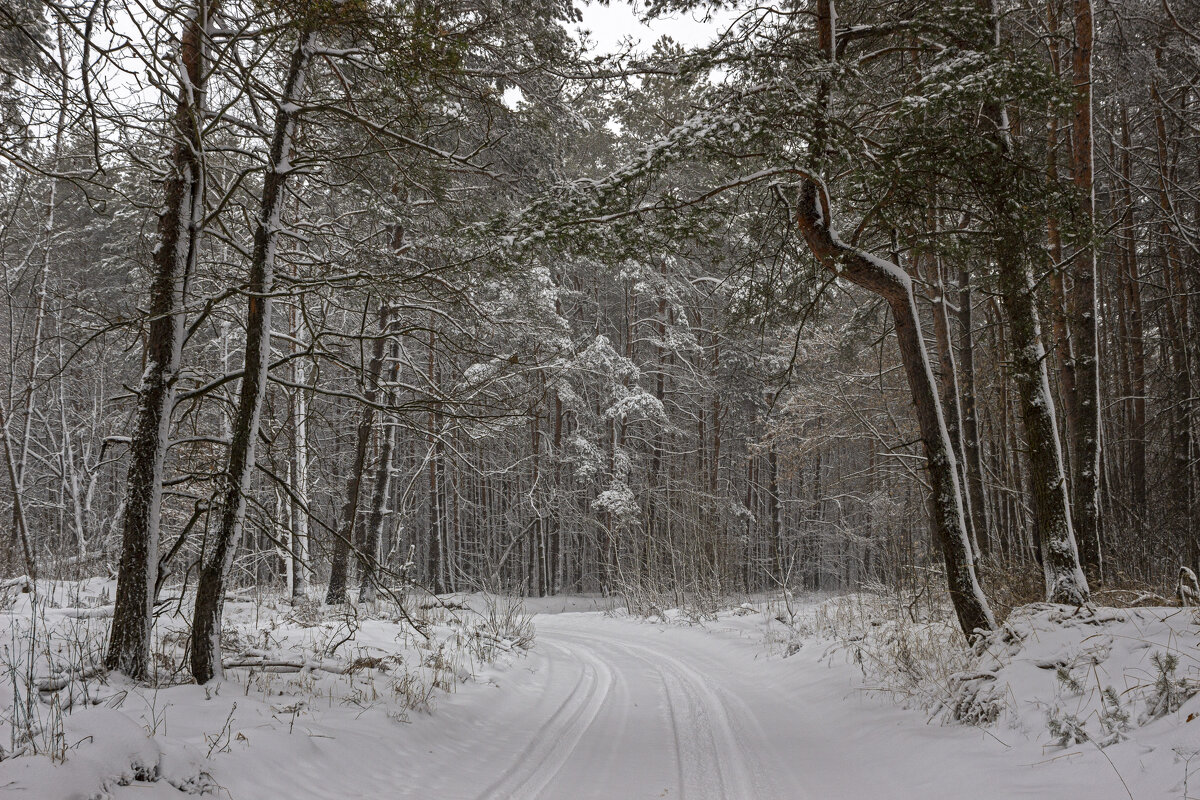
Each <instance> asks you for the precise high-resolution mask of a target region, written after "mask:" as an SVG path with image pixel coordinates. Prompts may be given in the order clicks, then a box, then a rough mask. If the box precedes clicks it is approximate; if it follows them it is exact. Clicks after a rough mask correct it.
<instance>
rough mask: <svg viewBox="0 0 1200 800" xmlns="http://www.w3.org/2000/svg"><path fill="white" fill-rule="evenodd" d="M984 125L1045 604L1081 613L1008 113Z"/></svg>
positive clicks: (991, 114) (998, 110)
mask: <svg viewBox="0 0 1200 800" xmlns="http://www.w3.org/2000/svg"><path fill="white" fill-rule="evenodd" d="M984 2H985V3H986V5H985V6H984V7H985V8H986V9H987V11H988V13H989V16H990V17H991V19H992V20H993V22H992V30H991V33H992V41H991V47H993V48H998V47H999V46H1000V27H999V26H1000V14H999V12H998V10H997V7H996V0H984ZM984 118H985V119H984V123H983V124H984V125H985V126H986V131H985V135H987V136H988V138H989V139H990V140H991V141H992V143H993V144H994V148H993V150H992V152H993V153H994V156H993V158H992V159H991V163H990V164H985V165H981V167H982V168H984V169H987V170H989V172H990V178H991V180H992V185H993V186H994V187H995V201H996V202H997V204H998V205H997V208H996V209H995V212H994V213H995V223H994V227H995V244H996V248H997V249H996V270H997V273H998V289H999V293H1000V298H1001V303H1002V305H1003V306H1004V310H1005V312H1006V314H1007V316H1008V320H1009V327H1010V329H1011V332H1012V371H1013V378H1014V380H1015V382H1016V384H1017V393H1018V395H1019V396H1020V400H1021V412H1022V417H1023V419H1024V421H1025V436H1026V439H1027V441H1028V444H1029V469H1030V488H1031V492H1032V500H1033V509H1034V516H1035V517H1036V525H1037V540H1038V547H1039V550H1040V553H1041V556H1042V570H1043V575H1044V578H1045V584H1046V597H1047V599H1048V600H1049V601H1050V602H1054V603H1073V604H1077V605H1079V604H1083V603H1085V602H1087V600H1088V586H1087V579H1086V578H1085V577H1084V574H1083V570H1082V569H1081V568H1080V565H1079V551H1078V550H1077V548H1076V545H1075V533H1074V528H1073V526H1072V523H1071V504H1070V498H1069V495H1068V492H1067V477H1066V471H1065V469H1064V464H1063V452H1062V442H1061V439H1060V438H1059V435H1058V423H1057V421H1056V419H1055V414H1054V395H1053V394H1052V393H1051V391H1050V376H1049V373H1048V371H1047V369H1046V350H1045V347H1044V346H1043V343H1042V331H1041V323H1040V320H1039V315H1038V310H1037V303H1036V298H1035V295H1034V292H1035V285H1034V281H1033V271H1032V268H1031V265H1030V263H1029V257H1030V253H1031V251H1032V250H1033V247H1032V246H1031V243H1030V241H1029V232H1028V230H1027V224H1026V223H1027V221H1026V220H1025V218H1024V217H1023V214H1022V208H1021V198H1020V194H1021V192H1020V187H1021V183H1022V175H1021V173H1020V171H1019V168H1018V167H1017V166H1016V165H1015V163H1014V162H1013V161H1012V159H1011V155H1012V152H1013V143H1012V137H1011V133H1010V129H1009V122H1008V113H1007V111H1005V109H1004V108H1003V107H1002V106H1001V105H1000V104H999V103H997V102H990V103H987V104H985V107H984Z"/></svg>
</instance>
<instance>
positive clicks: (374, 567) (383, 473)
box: [358, 306, 400, 602]
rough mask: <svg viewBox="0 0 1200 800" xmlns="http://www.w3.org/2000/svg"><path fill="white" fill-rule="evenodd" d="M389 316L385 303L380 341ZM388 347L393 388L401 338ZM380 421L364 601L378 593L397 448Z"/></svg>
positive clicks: (390, 395) (387, 424)
mask: <svg viewBox="0 0 1200 800" xmlns="http://www.w3.org/2000/svg"><path fill="white" fill-rule="evenodd" d="M389 316H390V315H389V314H388V309H387V307H386V306H385V307H384V308H382V309H380V311H379V327H380V334H381V336H380V340H381V341H382V340H383V339H385V338H386V333H387V331H388V330H389V329H390V327H391V321H390V320H389ZM387 350H388V354H387V361H388V365H387V377H386V379H385V384H386V385H387V386H388V387H390V386H392V385H394V384H395V383H396V378H397V377H398V374H399V371H400V343H399V341H398V340H396V339H394V338H393V339H391V341H390V343H389V346H388V348H387ZM384 397H385V398H387V400H388V403H389V404H390V403H391V401H393V400H394V399H395V398H394V392H393V391H392V390H391V389H390V388H388V389H385V391H384ZM381 423H382V425H383V427H384V430H383V431H382V432H381V433H380V446H379V464H378V466H377V467H376V469H375V487H374V489H373V490H372V494H371V510H370V513H369V515H368V517H367V527H366V537H365V539H364V541H363V547H362V570H361V575H360V583H359V593H358V597H359V600H360V601H362V602H370V601H373V600H374V599H375V595H376V586H375V582H376V581H377V580H378V574H379V569H378V560H379V545H380V542H382V541H383V524H384V521H385V520H386V518H387V517H386V511H387V501H388V493H389V490H390V488H391V477H392V452H393V451H394V450H395V447H396V425H395V424H394V423H393V422H391V421H389V420H388V419H387V418H386V416H383V415H381Z"/></svg>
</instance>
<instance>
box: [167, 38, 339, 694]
mask: <svg viewBox="0 0 1200 800" xmlns="http://www.w3.org/2000/svg"><path fill="white" fill-rule="evenodd" d="M315 38H316V33H315V32H314V31H305V32H304V33H302V34H301V36H300V41H299V43H298V44H297V46H296V50H295V51H294V52H293V53H292V57H291V62H290V64H289V65H288V73H287V78H286V80H285V82H284V89H283V97H282V102H281V103H280V105H279V110H278V112H277V114H276V117H275V130H274V132H273V135H272V140H271V151H270V159H269V162H268V167H269V169H268V171H267V174H266V177H265V179H264V181H263V195H262V208H261V210H260V213H259V220H258V227H257V229H256V230H255V233H254V251H253V254H252V256H251V262H250V280H249V285H248V288H247V293H248V295H249V299H248V301H247V310H246V355H245V363H244V367H243V372H242V381H241V387H240V390H239V393H238V405H237V411H236V416H235V419H234V425H233V439H232V441H231V442H230V445H229V460H228V464H227V467H226V471H225V474H224V475H223V476H222V483H223V486H222V492H221V495H222V496H221V505H220V515H221V516H220V523H219V527H218V528H217V531H216V535H215V537H214V539H213V541H212V543H211V547H210V548H209V550H208V552H207V553H205V554H204V560H203V564H202V565H201V568H200V579H199V582H198V584H197V586H196V609H195V614H194V616H193V619H192V637H191V661H192V676H193V677H194V678H195V679H196V682H197V683H200V684H203V683H207V682H208V681H210V680H212V679H213V678H220V677H221V676H222V670H221V612H222V610H223V608H224V604H225V583H226V581H227V579H228V577H229V573H230V571H231V570H232V568H233V557H234V554H235V553H236V552H237V547H238V544H239V542H240V540H241V536H242V528H243V524H244V521H245V516H246V493H247V491H248V490H249V487H250V477H251V475H252V474H253V473H254V454H255V444H256V442H257V440H258V424H259V417H260V414H261V412H262V402H263V396H264V395H265V394H266V389H267V371H268V367H269V364H270V356H271V311H272V305H273V303H272V299H271V293H272V291H273V290H274V278H275V250H276V247H277V244H278V239H279V232H280V230H281V228H282V224H281V217H282V214H283V204H284V203H283V201H284V190H285V188H286V184H287V178H288V175H289V174H290V172H291V152H292V145H293V141H294V139H295V134H296V125H297V122H298V108H297V102H298V100H299V98H300V94H301V92H302V91H303V88H304V77H305V72H306V70H307V67H308V62H309V59H310V56H311V52H312V47H313V44H314V41H315Z"/></svg>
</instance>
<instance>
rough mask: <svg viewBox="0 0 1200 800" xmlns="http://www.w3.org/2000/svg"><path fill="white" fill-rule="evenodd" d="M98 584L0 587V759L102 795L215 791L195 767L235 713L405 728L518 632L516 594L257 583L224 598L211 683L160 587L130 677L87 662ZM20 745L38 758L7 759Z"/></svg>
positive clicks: (206, 759)
mask: <svg viewBox="0 0 1200 800" xmlns="http://www.w3.org/2000/svg"><path fill="white" fill-rule="evenodd" d="M112 595H113V582H112V581H111V580H107V579H100V578H94V579H88V580H83V581H46V580H39V581H37V582H36V583H35V582H33V581H29V580H27V579H17V580H10V581H7V582H5V584H4V587H3V590H2V594H0V628H2V632H0V675H2V676H3V679H2V682H0V768H2V767H3V764H4V762H8V766H10V767H13V768H14V769H17V770H25V771H26V773H27V772H28V770H29V769H30V768H33V769H35V770H38V769H41V770H49V769H52V768H58V771H56V772H55V773H54V775H55V777H54V778H53V781H54V784H55V785H56V786H58V785H60V784H61V785H69V784H72V782H78V783H79V784H80V785H81V786H84V787H87V786H99V787H100V789H101V791H102V792H103V790H104V789H105V787H108V786H112V785H130V784H132V783H136V782H143V783H156V782H158V781H166V782H167V783H168V784H169V785H171V786H173V787H175V788H176V789H179V790H181V791H185V792H188V793H197V794H207V793H216V792H218V791H219V788H220V787H219V786H218V785H217V784H216V783H215V782H214V781H213V779H212V778H211V776H210V775H209V774H208V772H207V766H206V765H208V764H209V763H210V762H211V759H212V758H213V757H214V756H217V755H219V754H221V753H224V752H229V751H230V749H231V748H233V747H235V746H237V745H238V743H239V742H245V741H246V740H247V737H248V736H250V734H249V733H247V732H246V728H245V726H246V725H247V724H248V723H249V722H250V721H251V720H254V721H255V723H256V726H257V727H260V728H261V727H264V726H265V727H266V728H268V729H270V730H271V731H272V732H273V733H278V734H282V735H284V736H290V735H293V734H295V733H297V732H301V731H306V730H307V731H309V735H310V736H313V735H318V736H319V735H324V734H319V733H313V732H312V731H313V730H319V729H320V728H319V727H314V726H321V725H324V726H329V725H336V724H339V723H340V722H341V721H344V720H343V718H346V719H349V718H350V717H353V719H355V720H357V719H358V718H359V717H360V716H361V715H364V714H367V713H368V712H369V713H371V714H373V715H375V716H380V717H381V718H383V719H386V720H388V721H389V722H391V723H394V724H404V723H408V722H410V721H411V720H412V719H413V716H414V715H427V714H431V713H434V711H435V709H436V707H437V704H438V700H439V698H440V697H443V696H446V695H447V694H450V693H454V692H455V691H456V690H457V689H458V688H459V687H460V686H462V685H463V684H465V683H467V682H471V681H475V680H478V679H481V677H480V676H481V670H484V669H486V668H487V667H489V666H490V665H493V664H495V663H496V662H497V661H498V660H501V659H506V658H509V657H512V656H517V655H519V654H520V653H522V652H523V651H524V650H526V649H528V648H529V647H531V646H532V644H533V640H534V629H533V626H532V623H531V619H530V616H529V614H527V613H526V612H525V610H524V607H523V605H522V604H521V602H520V601H519V600H513V599H507V598H505V599H499V598H492V597H487V596H476V597H474V598H473V599H472V602H471V603H470V604H469V605H468V604H465V603H460V602H456V601H453V600H451V601H446V600H442V599H439V598H437V597H434V596H431V595H428V594H424V593H421V594H418V593H416V592H413V591H402V592H399V593H394V594H392V596H391V597H390V598H388V599H386V600H377V601H375V602H369V603H362V604H358V603H347V604H344V605H339V606H326V605H323V604H321V603H320V602H319V601H316V600H308V601H301V602H297V603H292V602H290V601H289V600H287V599H286V598H284V597H283V596H282V595H281V594H280V593H277V592H271V591H268V590H263V589H257V590H254V591H252V592H238V593H234V594H231V595H229V596H228V597H227V598H226V614H225V624H224V629H223V632H222V650H223V651H224V652H225V653H226V656H225V658H224V669H225V679H224V681H223V682H221V683H217V684H209V685H206V686H204V687H199V686H196V685H195V683H194V681H193V680H192V678H191V676H190V674H189V672H188V670H187V658H188V653H187V645H188V633H189V631H188V626H187V620H186V618H185V616H184V615H183V614H182V613H181V612H180V609H181V608H182V607H183V606H184V605H186V602H185V601H186V597H184V598H181V597H180V596H179V593H178V591H177V590H176V591H172V590H171V589H169V588H168V589H167V590H165V591H164V593H163V598H162V600H161V601H160V603H159V604H158V617H157V623H156V627H155V636H154V639H153V641H154V651H153V655H152V660H153V664H154V669H155V672H154V675H153V677H152V679H151V680H150V681H149V682H148V683H147V684H145V685H139V684H136V683H134V682H132V681H129V680H127V679H125V678H124V677H123V676H121V675H120V674H119V673H115V672H109V671H107V670H105V669H104V668H103V652H104V645H105V639H106V636H107V633H108V626H109V624H110V621H111V615H112V608H113V606H112ZM364 730H365V731H370V730H371V726H369V725H368V726H365V727H364ZM101 731H103V733H104V735H102V736H100V735H97V734H99V733H100V732H101ZM255 738H258V737H257V735H256V736H255ZM114 749H115V751H118V752H109V751H113V750H114ZM27 755H41V756H45V758H43V759H18V758H17V757H19V756H27ZM14 765H15V766H14ZM31 765H35V766H32V767H31ZM47 775H49V772H47ZM24 777H25V780H28V776H27V775H25V776H24ZM35 785H36V784H35ZM89 791H91V790H89ZM81 796H89V797H90V796H93V795H91V794H87V793H86V792H85V794H83V795H81ZM95 796H103V794H100V795H95Z"/></svg>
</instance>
